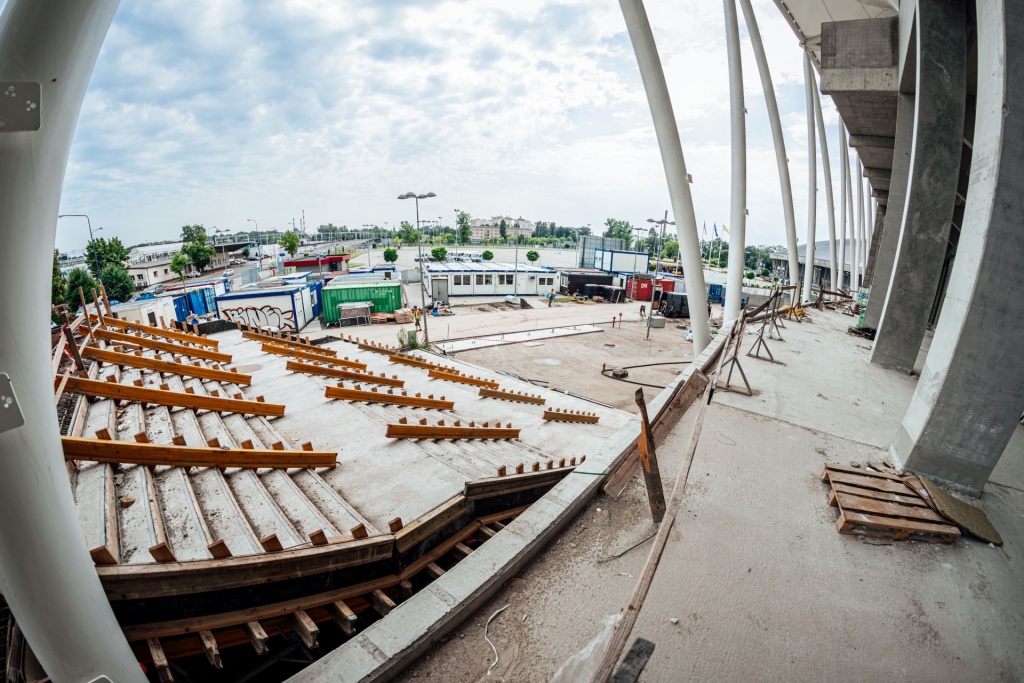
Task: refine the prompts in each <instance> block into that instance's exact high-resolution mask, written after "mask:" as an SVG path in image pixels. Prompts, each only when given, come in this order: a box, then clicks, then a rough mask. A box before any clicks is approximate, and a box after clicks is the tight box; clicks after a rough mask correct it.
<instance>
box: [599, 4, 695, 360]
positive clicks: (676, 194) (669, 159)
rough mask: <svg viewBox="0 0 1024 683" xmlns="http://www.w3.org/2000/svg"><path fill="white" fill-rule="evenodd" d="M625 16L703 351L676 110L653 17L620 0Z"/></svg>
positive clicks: (641, 6)
mask: <svg viewBox="0 0 1024 683" xmlns="http://www.w3.org/2000/svg"><path fill="white" fill-rule="evenodd" d="M619 6H620V7H621V8H622V16H623V18H624V19H625V20H626V28H627V29H628V31H629V39H630V41H631V42H632V43H633V52H634V53H635V54H636V61H637V65H638V66H639V67H640V77H641V78H642V79H643V83H644V91H645V92H646V93H647V103H648V105H649V106H650V108H651V117H652V118H653V119H654V132H655V134H656V135H657V136H658V148H659V149H660V150H661V162H662V164H663V165H664V166H665V178H666V180H667V181H668V193H669V197H670V198H671V200H672V213H673V214H674V215H675V217H676V233H677V235H678V236H679V258H680V261H682V264H683V274H684V276H685V277H686V293H687V298H688V300H689V304H690V327H691V328H692V331H693V353H694V356H696V355H698V354H700V352H701V351H703V350H704V348H705V347H706V346H707V345H708V344H709V343H711V327H710V325H709V324H708V295H707V290H706V289H705V288H704V264H703V263H701V260H700V239H699V238H698V232H697V217H696V216H695V214H694V212H693V197H692V196H691V195H690V183H689V180H688V179H687V176H686V161H685V160H684V159H683V146H682V143H681V142H680V140H679V128H678V127H677V126H676V119H675V115H674V114H673V112H672V99H671V98H670V97H669V94H668V84H666V83H665V72H664V71H663V70H662V68H661V60H660V59H659V58H658V48H657V46H656V45H655V44H654V34H653V33H652V32H651V22H650V21H649V20H648V19H647V11H646V10H645V9H644V3H643V0H619Z"/></svg>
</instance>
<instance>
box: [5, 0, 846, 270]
mask: <svg viewBox="0 0 1024 683" xmlns="http://www.w3.org/2000/svg"><path fill="white" fill-rule="evenodd" d="M2 4H3V3H2V2H0V5H2ZM721 7H722V6H721V3H719V2H708V1H707V0H648V2H647V8H648V14H649V16H650V19H651V23H652V25H653V26H654V31H655V38H656V40H657V42H658V48H659V51H660V53H661V56H662V60H663V63H664V66H665V71H666V75H667V77H668V81H669V87H670V90H671V93H672V100H673V105H674V107H675V114H676V117H677V119H678V122H679V127H680V134H681V136H682V140H683V149H684V154H685V156H686V162H687V166H688V170H689V172H690V173H691V174H692V175H693V179H694V183H693V185H692V189H693V193H694V200H695V203H696V213H697V221H698V224H701V223H703V222H705V221H706V222H707V225H708V229H709V231H710V229H711V226H712V224H713V223H718V224H719V225H721V224H722V223H723V222H726V223H727V222H728V220H729V173H730V170H729V124H728V110H729V102H728V100H729V93H728V79H727V73H726V55H725V39H724V26H723V20H722V8H721ZM754 9H755V12H756V14H757V16H758V18H759V22H760V25H761V31H762V34H763V36H764V40H765V44H766V49H767V51H768V57H769V60H770V62H771V66H772V70H773V74H774V77H775V84H776V91H777V94H778V98H779V105H780V108H781V110H782V116H783V125H784V128H785V133H786V142H787V146H788V152H789V158H790V162H791V168H790V170H791V174H792V177H793V180H794V183H795V187H794V193H795V197H794V199H795V203H796V216H797V226H798V228H797V229H798V233H799V234H800V235H801V242H802V241H803V237H802V235H803V234H804V231H805V215H806V208H805V207H806V195H807V190H806V175H807V171H806V168H807V166H806V159H807V154H806V130H805V125H806V124H805V119H804V91H803V71H802V61H801V51H800V48H799V46H798V43H797V40H796V38H795V36H794V35H793V33H792V31H791V30H790V29H789V27H788V26H787V25H786V24H785V22H784V21H783V19H782V17H781V15H780V14H779V12H778V10H777V9H776V8H775V6H774V4H773V3H772V2H771V0H754ZM741 24H742V15H741ZM741 31H742V33H743V40H744V55H743V59H744V73H745V80H746V97H747V109H748V112H749V113H748V119H747V121H748V123H747V125H748V138H749V141H748V145H749V149H748V154H749V198H748V202H747V204H748V207H749V210H750V216H749V218H748V228H747V230H748V243H754V244H779V243H784V242H785V234H784V227H783V226H784V223H783V217H782V209H781V203H780V201H779V186H778V175H777V172H776V167H775V157H774V151H773V148H772V142H771V136H770V132H769V129H768V123H767V115H766V112H765V106H764V101H763V98H762V96H761V88H760V82H759V80H758V76H757V70H756V65H755V63H754V60H753V54H752V52H751V51H750V48H749V43H748V41H747V39H746V30H745V28H744V27H742V26H741ZM824 106H825V120H826V126H827V128H828V134H829V136H830V140H831V146H830V153H831V154H832V156H833V158H835V159H836V160H837V159H838V150H837V143H838V130H837V117H836V114H835V111H834V110H833V108H832V105H831V102H830V101H829V100H828V99H827V98H826V99H825V101H824ZM836 163H838V161H836ZM819 168H820V165H819ZM834 176H835V182H836V184H838V178H839V174H838V168H837V167H836V168H834ZM409 190H412V191H416V192H419V193H424V192H428V191H433V192H436V193H437V195H438V198H437V199H432V200H427V201H425V202H421V209H422V211H421V218H423V219H431V220H435V219H438V218H440V219H441V220H442V221H445V222H448V223H450V222H452V220H453V217H454V211H455V209H462V210H465V211H468V212H469V213H470V214H472V215H473V216H491V215H495V214H508V215H512V216H523V217H525V218H529V219H531V220H543V221H554V222H556V223H558V224H560V225H570V226H580V225H587V224H591V225H592V226H593V227H594V229H595V230H596V229H598V226H599V225H600V224H602V223H603V222H604V220H605V219H606V218H608V217H615V218H620V219H625V220H629V221H631V222H633V223H634V224H637V223H642V222H644V220H645V219H646V218H649V217H656V218H660V217H661V216H662V215H663V212H664V211H665V209H667V208H669V199H668V192H667V189H666V184H665V177H664V173H663V170H662V166H661V160H660V156H659V154H658V149H657V144H656V141H655V137H654V130H653V126H652V123H651V116H650V111H649V109H648V107H647V101H646V98H645V96H644V92H643V87H642V84H641V81H640V75H639V72H638V70H637V66H636V60H635V58H634V55H633V51H632V48H631V46H630V42H629V37H628V35H627V34H626V32H625V25H624V22H623V19H622V15H621V12H620V10H619V7H618V3H617V2H614V0H601V1H598V0H559V1H557V2H556V1H548V0H516V2H506V1H498V0H474V1H473V2H469V1H467V0H459V1H453V2H445V1H441V0H387V1H386V2H384V1H380V2H371V3H367V2H362V3H356V2H350V1H346V2H338V1H337V0H269V1H264V2H245V1H243V0H153V1H152V2H124V3H122V5H121V7H120V9H119V10H118V13H117V15H116V17H115V19H114V22H113V25H112V27H111V29H110V32H109V34H108V36H107V40H106V42H105V44H104V47H103V50H102V52H101V53H100V56H99V60H98V62H97V65H96V70H95V73H94V75H93V78H92V82H91V84H90V87H89V91H88V93H87V95H86V98H85V103H84V106H83V110H82V115H81V118H80V120H79V124H78V130H77V134H76V136H75V140H74V144H73V146H72V150H71V158H70V163H69V166H68V172H67V177H66V181H65V187H64V194H63V198H62V201H61V212H62V213H86V214H89V215H90V217H91V219H92V224H93V226H94V227H97V226H103V227H104V232H103V235H104V236H107V237H112V236H118V237H120V238H121V239H122V241H124V242H125V243H126V244H128V245H131V244H135V243H138V242H144V241H152V240H160V239H175V238H176V237H177V236H178V233H179V231H180V226H181V225H183V224H191V223H202V224H204V225H206V226H207V228H211V229H212V228H213V227H214V226H216V227H219V228H221V229H227V230H232V231H233V230H244V229H249V228H251V227H252V223H249V222H247V220H246V219H249V218H254V219H256V220H257V221H258V222H259V226H260V228H263V229H267V228H275V227H276V228H282V229H283V228H285V227H289V226H290V225H291V221H292V220H293V219H294V220H295V221H296V222H297V223H298V221H299V220H300V218H301V216H302V212H303V210H305V216H306V224H307V226H308V227H309V228H310V229H311V230H315V228H316V226H318V225H320V224H323V223H329V222H330V223H334V224H336V225H342V224H344V225H348V226H349V227H356V226H361V225H363V224H378V225H384V223H385V222H387V224H388V225H395V224H396V223H398V222H399V221H401V220H412V219H414V207H413V205H412V204H411V203H410V202H401V201H398V200H397V199H396V197H397V196H398V195H399V194H400V193H404V192H407V191H409ZM819 204H820V206H821V208H820V211H822V212H823V211H824V193H823V192H819ZM81 223H82V221H81V220H80V219H63V220H61V221H60V224H59V225H58V230H57V244H58V246H59V247H60V248H61V249H62V250H73V249H76V248H81V247H83V246H84V242H85V240H86V238H87V231H86V229H85V225H84V224H81ZM822 230H827V226H825V225H824V224H821V225H819V239H820V238H822V234H821V231H822Z"/></svg>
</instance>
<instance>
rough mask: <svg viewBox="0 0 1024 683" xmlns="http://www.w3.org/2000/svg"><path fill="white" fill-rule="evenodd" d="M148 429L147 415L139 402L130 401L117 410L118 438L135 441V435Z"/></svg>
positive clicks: (119, 439)
mask: <svg viewBox="0 0 1024 683" xmlns="http://www.w3.org/2000/svg"><path fill="white" fill-rule="evenodd" d="M145 430H146V416H145V414H144V413H143V412H142V405H141V404H139V403H128V404H126V405H125V406H124V407H123V408H119V409H118V411H117V440H118V441H135V435H136V434H138V433H139V432H143V431H145Z"/></svg>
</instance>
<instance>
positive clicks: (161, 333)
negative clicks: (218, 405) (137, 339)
mask: <svg viewBox="0 0 1024 683" xmlns="http://www.w3.org/2000/svg"><path fill="white" fill-rule="evenodd" d="M89 319H90V320H91V321H93V322H99V317H98V316H97V315H96V314H95V313H90V314H89ZM103 324H104V325H107V326H108V327H111V326H113V327H117V328H120V329H122V330H138V331H139V332H142V333H143V334H148V335H151V336H154V337H163V338H164V339H174V340H176V341H180V342H186V343H189V344H197V345H199V346H205V347H207V348H210V349H216V348H217V347H218V346H219V345H220V342H218V341H216V340H214V339H209V338H208V337H200V336H199V335H195V334H190V333H188V332H178V331H177V330H168V329H164V328H162V327H154V326H152V325H144V324H142V323H135V322H129V321H127V320H118V319H116V318H109V317H107V316H104V318H103Z"/></svg>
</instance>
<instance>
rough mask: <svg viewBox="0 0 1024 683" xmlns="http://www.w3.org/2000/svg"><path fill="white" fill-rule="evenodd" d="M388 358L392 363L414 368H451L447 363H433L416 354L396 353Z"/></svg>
mask: <svg viewBox="0 0 1024 683" xmlns="http://www.w3.org/2000/svg"><path fill="white" fill-rule="evenodd" d="M388 360H389V361H391V362H392V363H398V364H399V365H410V366H412V367H414V368H423V369H424V370H450V369H451V368H449V367H448V366H446V365H439V364H438V363H431V362H430V361H429V360H423V359H422V358H417V357H416V356H410V355H409V354H407V353H395V354H392V355H391V356H389V357H388Z"/></svg>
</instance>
